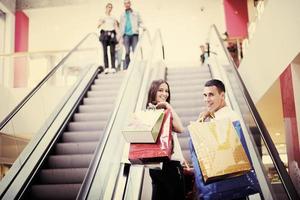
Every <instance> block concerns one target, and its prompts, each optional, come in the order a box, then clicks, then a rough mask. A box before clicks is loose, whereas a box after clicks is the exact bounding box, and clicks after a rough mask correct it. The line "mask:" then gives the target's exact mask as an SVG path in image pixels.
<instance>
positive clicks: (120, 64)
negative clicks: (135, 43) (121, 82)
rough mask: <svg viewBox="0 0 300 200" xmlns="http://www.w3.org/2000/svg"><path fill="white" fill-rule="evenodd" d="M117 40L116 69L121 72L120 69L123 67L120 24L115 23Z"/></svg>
mask: <svg viewBox="0 0 300 200" xmlns="http://www.w3.org/2000/svg"><path fill="white" fill-rule="evenodd" d="M117 27H118V29H117V40H118V44H117V45H116V53H115V54H116V56H115V57H116V62H117V68H118V70H121V67H123V60H122V56H123V37H122V35H121V33H120V23H119V22H118V21H117Z"/></svg>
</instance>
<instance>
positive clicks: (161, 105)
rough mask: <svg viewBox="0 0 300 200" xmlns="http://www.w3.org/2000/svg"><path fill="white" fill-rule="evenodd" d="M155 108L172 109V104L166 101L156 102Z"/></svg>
mask: <svg viewBox="0 0 300 200" xmlns="http://www.w3.org/2000/svg"><path fill="white" fill-rule="evenodd" d="M156 108H157V109H160V108H163V109H171V110H172V106H171V105H170V104H169V103H168V102H159V103H158V104H156Z"/></svg>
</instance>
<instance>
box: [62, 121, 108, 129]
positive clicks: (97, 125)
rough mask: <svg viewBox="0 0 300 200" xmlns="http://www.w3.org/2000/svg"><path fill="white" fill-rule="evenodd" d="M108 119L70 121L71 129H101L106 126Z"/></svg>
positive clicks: (69, 127) (69, 126)
mask: <svg viewBox="0 0 300 200" xmlns="http://www.w3.org/2000/svg"><path fill="white" fill-rule="evenodd" d="M106 124H107V122H106V121H93V122H91V121H88V122H70V123H69V124H68V130H69V131H100V130H103V129H104V128H105V125H106Z"/></svg>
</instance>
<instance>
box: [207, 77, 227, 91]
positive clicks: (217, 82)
mask: <svg viewBox="0 0 300 200" xmlns="http://www.w3.org/2000/svg"><path fill="white" fill-rule="evenodd" d="M204 86H205V87H210V86H216V87H217V88H218V92H219V93H221V92H225V85H224V83H223V82H222V81H220V80H218V79H211V80H209V81H207V82H206V83H205V85H204Z"/></svg>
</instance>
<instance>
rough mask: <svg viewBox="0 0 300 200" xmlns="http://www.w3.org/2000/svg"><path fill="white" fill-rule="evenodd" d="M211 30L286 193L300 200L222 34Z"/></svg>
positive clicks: (214, 26)
mask: <svg viewBox="0 0 300 200" xmlns="http://www.w3.org/2000/svg"><path fill="white" fill-rule="evenodd" d="M211 29H212V30H214V31H215V32H216V34H217V36H218V39H219V40H220V43H221V45H222V48H223V50H224V52H225V54H226V57H227V59H228V60H229V62H230V64H231V65H230V67H231V69H233V71H234V73H235V76H236V77H237V78H238V81H239V82H240V84H241V86H242V91H243V93H244V97H245V100H246V102H247V104H248V107H249V110H250V112H251V114H252V116H253V118H254V120H255V123H256V126H257V127H258V129H259V132H260V133H261V137H262V139H263V140H264V142H265V144H266V148H267V150H268V152H269V154H270V156H271V159H272V161H273V163H274V166H275V167H276V169H277V171H278V174H279V177H280V179H281V181H282V184H283V186H284V189H285V191H286V192H287V195H288V196H289V198H290V199H299V195H298V193H297V190H296V189H295V186H294V184H293V182H292V180H291V178H290V176H289V174H288V173H287V171H286V169H285V166H284V164H283V162H282V161H281V158H280V156H279V154H278V151H277V149H276V147H275V145H274V143H273V140H272V138H271V136H270V134H269V132H268V130H267V128H266V126H265V124H264V122H263V120H262V118H261V116H260V115H259V113H258V111H257V109H256V107H255V104H254V102H253V100H252V98H251V96H250V94H249V92H248V90H247V88H246V86H245V84H244V82H243V80H242V78H241V76H240V74H239V72H238V70H237V66H236V64H235V62H234V61H233V59H232V57H231V56H230V54H229V52H228V50H227V48H226V47H225V45H224V42H223V40H222V39H221V35H220V32H219V31H218V29H217V27H216V25H212V26H211Z"/></svg>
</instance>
